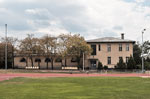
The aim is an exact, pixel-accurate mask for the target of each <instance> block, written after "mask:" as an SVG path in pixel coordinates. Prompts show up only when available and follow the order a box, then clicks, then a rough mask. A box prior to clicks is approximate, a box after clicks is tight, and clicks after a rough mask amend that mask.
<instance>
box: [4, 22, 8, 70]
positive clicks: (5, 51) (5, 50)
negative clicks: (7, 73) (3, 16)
mask: <svg viewBox="0 0 150 99" xmlns="http://www.w3.org/2000/svg"><path fill="white" fill-rule="evenodd" d="M7 68H8V67H7V24H5V69H7Z"/></svg>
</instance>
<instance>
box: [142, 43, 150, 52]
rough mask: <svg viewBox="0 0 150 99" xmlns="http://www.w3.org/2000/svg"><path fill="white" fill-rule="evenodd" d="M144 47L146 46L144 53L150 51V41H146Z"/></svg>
mask: <svg viewBox="0 0 150 99" xmlns="http://www.w3.org/2000/svg"><path fill="white" fill-rule="evenodd" d="M143 47H144V54H148V53H150V41H145V42H144V44H143Z"/></svg>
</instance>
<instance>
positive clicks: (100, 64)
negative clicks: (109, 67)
mask: <svg viewBox="0 0 150 99" xmlns="http://www.w3.org/2000/svg"><path fill="white" fill-rule="evenodd" d="M97 69H98V70H101V69H103V64H102V63H101V62H100V61H99V62H98V68H97Z"/></svg>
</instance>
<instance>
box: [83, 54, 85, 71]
mask: <svg viewBox="0 0 150 99" xmlns="http://www.w3.org/2000/svg"><path fill="white" fill-rule="evenodd" d="M84 65H85V64H84V52H83V71H84Z"/></svg>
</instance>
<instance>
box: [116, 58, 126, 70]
mask: <svg viewBox="0 0 150 99" xmlns="http://www.w3.org/2000/svg"><path fill="white" fill-rule="evenodd" d="M116 68H117V69H126V64H125V63H124V62H123V59H122V58H120V59H119V62H118V63H117V65H116Z"/></svg>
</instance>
